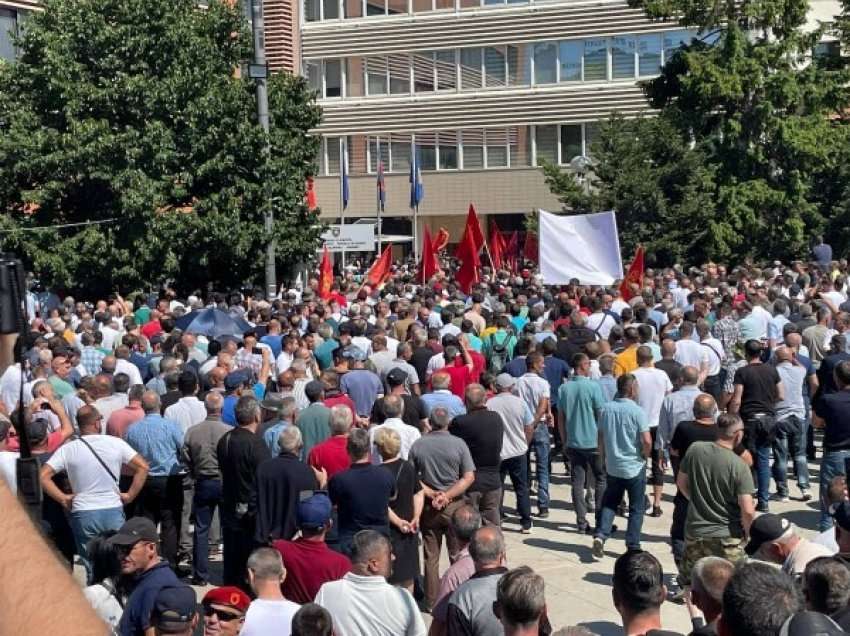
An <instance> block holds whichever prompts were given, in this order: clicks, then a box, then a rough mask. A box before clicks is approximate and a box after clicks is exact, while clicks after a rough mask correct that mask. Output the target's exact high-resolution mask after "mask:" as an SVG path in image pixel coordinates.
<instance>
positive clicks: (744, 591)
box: [0, 244, 850, 636]
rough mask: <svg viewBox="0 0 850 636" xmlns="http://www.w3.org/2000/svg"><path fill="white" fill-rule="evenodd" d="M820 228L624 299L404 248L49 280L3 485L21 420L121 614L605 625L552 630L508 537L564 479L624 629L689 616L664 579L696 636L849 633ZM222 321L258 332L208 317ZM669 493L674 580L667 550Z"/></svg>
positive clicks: (230, 620) (61, 507) (844, 334)
mask: <svg viewBox="0 0 850 636" xmlns="http://www.w3.org/2000/svg"><path fill="white" fill-rule="evenodd" d="M823 247H828V246H825V245H822V244H821V245H819V246H818V249H816V251H815V260H813V261H811V262H794V263H792V264H790V265H783V264H782V263H779V262H774V263H771V264H767V265H765V266H756V265H754V264H751V263H745V264H742V265H740V266H738V267H736V268H734V269H731V268H730V269H727V268H725V267H724V266H722V265H718V264H714V263H707V264H705V265H704V266H702V267H700V268H690V269H688V270H684V269H682V268H680V267H678V266H677V267H672V268H664V269H659V270H652V269H647V270H646V271H645V272H644V273H643V276H642V278H641V280H640V282H639V283H634V284H632V285H631V286H623V287H612V288H606V287H595V286H588V285H582V284H580V283H579V281H573V282H571V283H570V284H568V285H563V286H546V285H544V284H543V283H542V281H541V280H540V278H539V276H537V275H536V273H535V271H534V270H533V269H528V270H523V271H521V272H519V273H516V272H508V271H496V272H490V271H488V270H487V269H486V268H484V270H483V271H482V277H481V281H480V282H478V283H476V284H474V285H473V287H472V289H471V292H470V293H464V292H462V291H461V290H460V289H459V288H458V286H457V284H456V282H455V281H453V280H452V279H451V278H450V277H447V276H444V275H438V276H437V277H436V278H435V279H432V280H431V281H429V283H428V284H427V285H421V284H418V283H417V282H416V278H415V272H414V271H413V269H408V268H407V267H406V266H403V265H400V266H397V267H396V268H395V269H394V271H393V274H392V275H391V277H390V278H389V280H388V281H387V282H386V283H385V284H383V285H381V286H380V287H378V288H374V289H373V288H370V287H369V286H367V285H363V284H361V280H360V277H359V276H358V275H357V272H356V271H352V270H351V269H349V270H346V271H343V272H341V273H340V275H339V276H338V277H337V278H335V280H334V282H333V284H332V286H331V289H330V291H329V292H327V293H325V294H324V295H322V294H320V293H319V286H318V281H316V280H312V281H310V282H309V284H308V285H307V287H306V288H305V289H291V290H284V291H282V293H281V294H280V295H279V297H277V298H274V299H266V298H264V297H263V295H262V294H261V293H259V292H254V291H252V290H242V291H240V292H235V293H231V294H226V295H222V294H216V293H211V294H209V295H207V296H206V297H204V296H202V295H201V294H200V293H196V294H192V295H188V296H185V297H183V296H181V295H179V294H177V293H176V292H175V291H173V290H171V289H164V290H163V291H162V292H161V293H160V294H158V295H156V296H154V297H148V296H146V295H139V296H138V297H136V298H134V299H133V300H132V301H126V300H124V299H123V298H122V297H121V296H119V295H117V294H116V295H114V296H112V297H110V298H109V299H106V300H100V301H98V302H97V303H96V304H94V305H90V304H88V303H86V302H77V301H75V300H74V299H73V298H67V299H66V300H65V301H64V302H62V303H60V304H58V305H56V306H51V307H46V306H45V307H39V306H38V304H37V303H36V302H34V301H33V300H32V298H30V299H29V302H27V303H26V305H27V311H28V314H29V315H28V332H27V335H26V340H25V347H24V348H25V355H24V359H23V361H22V362H17V363H14V364H12V365H10V366H9V367H8V368H7V369H6V370H5V371H4V372H3V373H2V376H0V481H2V482H5V485H6V486H7V487H8V488H9V489H10V490H11V491H12V492H15V491H16V489H17V482H16V461H17V459H18V457H19V456H20V449H21V442H22V440H21V433H22V431H20V430H18V425H14V426H13V424H12V422H19V421H20V420H19V419H18V418H19V416H21V417H22V420H23V421H24V424H23V426H24V428H25V431H26V437H27V438H28V444H29V446H31V448H32V452H33V455H34V456H35V457H36V458H37V459H38V462H39V464H40V466H41V469H40V470H41V472H40V478H41V485H42V488H43V491H44V495H45V496H44V500H43V504H42V506H41V514H40V519H39V521H40V522H41V528H42V530H43V532H44V535H45V536H46V537H47V538H48V539H49V540H50V542H51V544H52V545H53V546H54V548H55V550H56V553H57V554H58V555H59V556H60V558H62V559H64V561H65V563H66V564H67V566H68V567H69V568H71V567H72V566H73V564H74V563H75V561H77V562H79V563H81V564H82V566H83V567H84V568H85V577H86V587H85V590H84V592H85V595H86V598H87V599H88V600H89V601H90V603H91V605H92V607H93V608H94V609H95V611H96V612H97V614H98V615H99V616H100V617H101V618H102V619H103V620H104V621H105V622H106V623H107V624H108V625H109V626H110V629H111V630H112V631H113V632H114V633H117V634H126V635H130V634H151V633H156V634H183V633H186V634H190V633H192V632H193V630H195V629H196V628H197V629H200V626H199V624H200V622H202V623H203V631H204V633H205V634H210V635H213V634H244V635H248V634H250V635H253V634H290V633H291V634H296V635H328V634H332V633H333V634H336V635H337V636H356V635H363V636H367V635H368V636H373V635H386V636H395V635H399V634H410V635H420V634H426V633H430V634H435V635H439V634H448V635H449V636H454V635H467V634H470V635H473V634H474V635H480V636H490V635H501V634H510V635H524V634H551V633H553V632H555V633H558V634H562V635H573V636H575V635H582V634H591V633H592V632H590V631H588V629H587V628H584V627H580V626H572V627H563V626H558V625H552V624H551V621H550V619H549V613H548V612H547V608H546V599H545V590H544V580H543V578H542V577H541V576H540V575H539V574H536V573H535V572H534V571H532V570H531V569H530V568H528V567H527V566H524V565H520V564H517V563H514V561H515V559H509V555H508V554H507V551H508V550H507V547H506V542H505V538H504V536H503V533H502V526H503V524H505V525H506V527H510V528H511V529H513V528H514V527H515V528H516V530H517V531H519V532H521V533H523V534H531V533H533V532H534V524H535V521H536V520H540V519H546V518H547V517H548V516H549V509H550V506H551V502H552V498H551V493H550V476H551V475H552V474H553V472H554V471H564V472H565V473H566V475H568V476H569V479H570V482H571V501H570V502H569V504H570V508H571V510H572V511H573V513H574V525H572V526H571V527H570V528H569V529H568V530H564V532H575V533H576V535H578V536H581V535H586V536H587V537H588V538H587V541H589V542H591V543H590V551H591V554H592V555H593V557H594V558H595V559H597V560H599V561H600V562H601V565H600V567H602V568H603V569H606V570H608V571H611V569H613V590H612V592H613V596H612V598H613V603H614V606H615V607H616V609H617V611H618V612H619V614H620V616H621V617H622V624H623V630H624V633H625V634H627V635H647V636H649V635H652V636H663V635H665V634H674V632H671V631H668V630H665V629H664V626H663V625H662V624H661V623H662V621H661V612H660V607H661V604H662V603H663V602H665V601H668V600H670V601H674V602H681V603H684V604H686V606H687V608H688V610H689V611H690V612H691V616H692V617H693V623H694V624H693V631H692V632H691V633H692V634H698V635H705V634H719V635H721V636H752V635H755V636H761V635H764V636H778V635H779V634H792V635H793V634H814V633H819V634H821V633H822V634H832V633H836V634H837V633H844V632H843V631H842V630H843V629H844V628H850V608H848V601H850V569H848V568H850V502H848V493H847V484H846V471H845V462H846V460H847V459H848V458H850V353H848V344H850V300H848V294H850V284H848V280H849V279H848V276H850V269H849V268H848V264H847V263H846V262H845V261H832V260H831V254H827V253H826V252H825V251H824V250H823V249H820V248H823ZM203 311H210V312H216V313H217V314H219V315H222V316H224V317H226V318H228V319H230V320H231V322H232V324H233V325H235V327H234V329H233V330H232V332H230V333H216V332H214V331H205V330H204V329H192V328H191V324H192V318H193V317H194V316H196V315H197V313H196V312H203ZM196 324H197V323H196ZM209 324H211V325H213V326H215V325H218V324H221V321H213V322H211V323H209ZM185 325H188V328H186V327H185ZM181 326H184V327H183V328H181ZM816 433H817V434H816ZM816 437H817V438H818V443H817V444H816V443H815V441H816ZM811 461H815V462H816V463H817V465H818V467H819V470H818V474H819V488H818V489H817V492H818V493H819V498H820V502H819V510H820V515H819V519H818V530H819V532H820V534H819V535H817V537H814V538H805V537H804V536H803V534H801V533H800V531H799V529H798V528H797V527H796V526H795V525H794V524H793V523H791V522H790V520H789V519H787V518H784V517H783V516H782V515H779V514H775V513H772V512H770V504H771V501H788V499H789V498H790V497H794V498H796V499H799V500H800V501H802V502H808V501H810V500H812V498H813V492H812V491H813V489H812V487H811V482H810V476H809V463H810V462H811ZM789 463H790V466H789ZM559 464H560V465H559ZM789 468H790V470H789ZM789 479H794V480H796V486H795V490H792V488H790V487H789V484H788V482H789ZM648 482H649V483H648ZM665 482H667V483H672V484H674V485H675V489H676V495H675V500H674V502H673V505H672V507H671V506H666V505H665V506H662V501H663V500H662V490H663V486H664V484H665ZM771 482H772V483H771ZM0 487H2V485H0ZM626 501H627V503H626ZM812 503H815V502H812ZM510 504H513V508H510V507H508V506H509V505H510ZM665 514H669V516H670V546H671V550H672V553H673V556H674V560H675V564H676V570H677V571H676V572H675V573H668V574H669V575H672V576H668V577H667V578H665V576H664V573H663V572H662V567H661V564H660V562H659V561H658V559H657V558H656V557H655V556H654V555H653V554H651V553H650V552H647V551H644V550H643V549H642V526H643V520H644V517H645V516H646V515H650V516H652V517H662V516H664V515H665ZM617 517H626V521H625V535H624V536H625V544H626V548H627V550H626V552H625V553H623V554H621V555H619V556H617V555H614V554H613V553H612V552H611V551H610V549H606V542H607V540H608V539H609V538H610V537H611V536H612V535H613V534H615V533H617V532H619V529H618V528H617V526H616V523H615V522H616V521H617ZM444 543H445V546H446V547H445V555H446V556H447V557H448V564H449V565H448V568H447V569H445V568H443V570H442V571H441V556H442V555H443V554H444V553H443V544H444ZM218 554H220V555H221V558H222V561H223V564H222V569H221V573H220V575H219V573H218V572H216V571H215V570H216V568H214V567H211V565H210V562H211V558H213V559H216V558H217V555H218ZM614 556H616V560H613V559H612V560H611V562H610V563H607V564H606V563H605V561H607V560H608V559H610V558H611V557H614ZM443 562H445V561H443ZM509 562H510V563H511V566H512V569H509V568H508V563H509ZM190 583H191V584H193V585H199V586H206V587H207V588H209V591H208V592H206V594H205V595H204V596H203V598H202V599H201V603H200V606H201V609H202V611H201V612H200V613H199V612H198V611H197V609H196V608H197V600H198V599H197V598H196V596H195V593H194V591H193V590H192V588H191V587H189V584H190ZM765 599H770V602H769V603H766V602H765ZM425 615H429V617H428V620H427V621H426V619H425V618H424V617H425ZM426 622H427V623H428V624H429V625H428V627H426ZM558 627H562V629H561V630H560V631H557V632H556V629H557V628H558Z"/></svg>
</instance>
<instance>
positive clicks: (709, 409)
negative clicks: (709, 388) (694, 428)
mask: <svg viewBox="0 0 850 636" xmlns="http://www.w3.org/2000/svg"><path fill="white" fill-rule="evenodd" d="M716 414H717V402H715V401H714V398H713V397H711V396H710V395H709V394H708V393H700V394H699V395H698V396H697V397H696V399H695V400H694V419H697V420H713V419H714V416H715V415H716Z"/></svg>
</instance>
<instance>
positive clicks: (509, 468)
mask: <svg viewBox="0 0 850 636" xmlns="http://www.w3.org/2000/svg"><path fill="white" fill-rule="evenodd" d="M500 472H501V474H502V484H504V483H505V477H507V476H510V478H511V484H512V485H513V487H514V493H515V494H516V511H517V513H518V514H519V520H520V524H521V525H522V527H523V528H530V527H531V496H530V495H529V492H528V462H527V461H526V459H525V455H517V456H516V457H509V458H508V459H503V460H502V464H501V467H500ZM504 498H505V488H504V485H503V486H502V500H504Z"/></svg>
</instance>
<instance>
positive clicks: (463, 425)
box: [449, 408, 505, 492]
mask: <svg viewBox="0 0 850 636" xmlns="http://www.w3.org/2000/svg"><path fill="white" fill-rule="evenodd" d="M504 426H505V425H504V423H503V422H502V416H501V415H499V414H498V413H496V412H495V411H488V410H487V409H483V408H482V409H475V410H473V411H470V412H469V413H467V414H466V415H458V416H457V417H456V418H454V419H453V420H452V423H451V425H450V426H449V432H450V433H451V434H452V435H454V436H455V437H459V438H461V439H462V440H463V441H464V442H466V445H467V446H468V447H469V454H470V455H472V461H473V462H474V463H475V481H474V482H473V484H472V486H470V488H469V490H470V492H487V491H490V490H496V489H497V488H500V487H501V485H502V480H501V477H500V475H499V466H500V464H501V459H500V457H499V455H500V453H501V452H502V435H503V431H504Z"/></svg>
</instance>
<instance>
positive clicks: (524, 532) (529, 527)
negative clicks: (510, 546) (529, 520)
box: [519, 526, 534, 534]
mask: <svg viewBox="0 0 850 636" xmlns="http://www.w3.org/2000/svg"><path fill="white" fill-rule="evenodd" d="M533 527H534V526H528V527H527V528H526V527H525V526H523V527H522V528H520V530H519V531H520V533H521V534H531V529H532V528H533Z"/></svg>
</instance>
